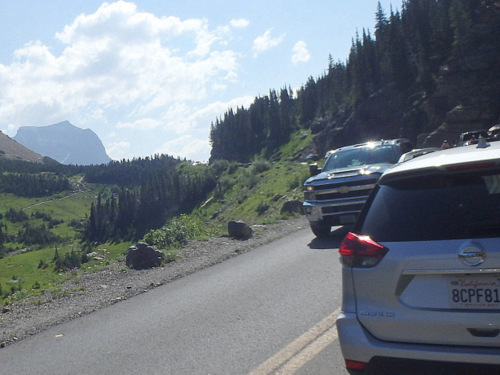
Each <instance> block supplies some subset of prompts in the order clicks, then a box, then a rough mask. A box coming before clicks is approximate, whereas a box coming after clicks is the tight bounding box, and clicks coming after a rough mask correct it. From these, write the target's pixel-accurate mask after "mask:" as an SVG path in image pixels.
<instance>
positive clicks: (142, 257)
mask: <svg viewBox="0 0 500 375" xmlns="http://www.w3.org/2000/svg"><path fill="white" fill-rule="evenodd" d="M164 259H165V254H163V253H162V252H161V251H159V250H157V249H155V248H154V246H149V245H148V244H147V243H145V242H138V243H137V244H136V245H135V246H130V247H129V249H128V252H127V258H126V260H125V262H126V264H127V266H129V267H132V268H134V269H137V270H140V269H145V268H153V267H158V266H161V264H162V262H163V260H164Z"/></svg>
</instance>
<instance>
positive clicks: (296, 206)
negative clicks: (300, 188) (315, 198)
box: [281, 199, 304, 215]
mask: <svg viewBox="0 0 500 375" xmlns="http://www.w3.org/2000/svg"><path fill="white" fill-rule="evenodd" d="M281 213H282V214H283V213H296V214H300V215H304V206H303V204H302V202H301V201H300V200H298V199H294V200H289V201H286V202H285V203H284V204H283V207H281Z"/></svg>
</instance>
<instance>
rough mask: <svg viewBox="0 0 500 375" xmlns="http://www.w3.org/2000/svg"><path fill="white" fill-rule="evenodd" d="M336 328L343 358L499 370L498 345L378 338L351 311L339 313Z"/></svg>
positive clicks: (367, 361) (359, 360)
mask: <svg viewBox="0 0 500 375" xmlns="http://www.w3.org/2000/svg"><path fill="white" fill-rule="evenodd" d="M337 330H338V334H339V342H340V347H341V350H342V355H343V357H344V358H345V359H349V360H353V361H358V362H364V363H370V361H372V360H374V359H375V360H380V358H386V359H387V358H391V359H402V360H404V359H406V360H419V361H436V362H451V363H460V364H478V365H479V364H482V365H486V364H488V365H494V366H495V367H497V366H498V367H497V371H500V347H496V348H494V347H463V346H445V345H422V344H407V343H400V342H386V341H381V340H378V339H377V338H375V337H374V336H372V335H371V334H370V333H369V332H368V331H367V330H366V329H365V328H364V327H363V326H362V325H361V324H360V323H359V321H358V319H357V318H356V314H355V313H345V312H341V313H340V315H339V316H338V318H337Z"/></svg>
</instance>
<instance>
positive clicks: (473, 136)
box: [457, 130, 488, 146]
mask: <svg viewBox="0 0 500 375" xmlns="http://www.w3.org/2000/svg"><path fill="white" fill-rule="evenodd" d="M480 137H482V138H488V131H487V130H471V131H468V132H463V133H461V134H460V136H459V137H458V142H457V146H469V145H473V144H476V143H477V142H478V140H479V138H480Z"/></svg>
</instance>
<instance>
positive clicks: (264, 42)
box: [252, 29, 285, 57]
mask: <svg viewBox="0 0 500 375" xmlns="http://www.w3.org/2000/svg"><path fill="white" fill-rule="evenodd" d="M271 31H272V29H269V30H267V31H266V32H265V33H264V34H262V35H260V36H258V37H257V38H255V40H254V41H253V48H252V50H253V56H254V57H257V56H258V55H260V54H261V53H262V52H265V51H267V50H269V49H271V48H273V47H276V46H277V45H279V44H280V43H281V42H282V41H283V39H284V38H285V34H281V35H280V36H278V37H275V38H273V37H272V36H271Z"/></svg>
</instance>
